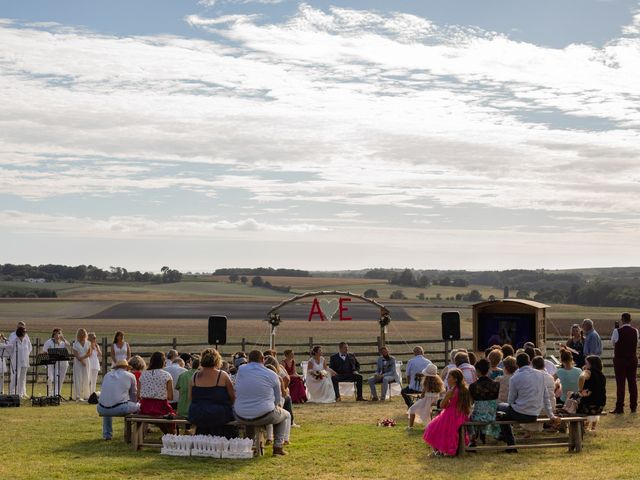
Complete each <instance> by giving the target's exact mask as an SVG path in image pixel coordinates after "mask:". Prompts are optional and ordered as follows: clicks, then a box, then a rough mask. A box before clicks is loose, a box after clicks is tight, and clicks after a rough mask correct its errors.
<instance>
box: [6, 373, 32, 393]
mask: <svg viewBox="0 0 640 480" xmlns="http://www.w3.org/2000/svg"><path fill="white" fill-rule="evenodd" d="M16 370H17V372H16ZM27 370H29V367H18V368H17V369H16V368H15V367H13V366H12V367H11V383H9V393H10V394H11V395H19V396H20V397H21V398H26V396H27ZM16 377H17V378H16ZM16 384H17V391H16Z"/></svg>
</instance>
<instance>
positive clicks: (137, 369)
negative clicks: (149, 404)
mask: <svg viewBox="0 0 640 480" xmlns="http://www.w3.org/2000/svg"><path fill="white" fill-rule="evenodd" d="M129 367H130V370H129V371H130V372H131V373H132V374H133V376H134V377H136V384H137V385H138V390H139V389H140V375H142V372H144V369H145V368H147V364H146V363H145V361H144V359H143V358H142V357H141V356H140V355H134V356H133V357H131V358H130V359H129Z"/></svg>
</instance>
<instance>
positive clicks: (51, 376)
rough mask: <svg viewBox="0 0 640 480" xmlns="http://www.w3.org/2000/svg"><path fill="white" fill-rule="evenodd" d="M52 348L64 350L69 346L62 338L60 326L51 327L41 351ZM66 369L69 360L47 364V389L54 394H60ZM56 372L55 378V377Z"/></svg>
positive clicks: (47, 350)
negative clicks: (48, 336)
mask: <svg viewBox="0 0 640 480" xmlns="http://www.w3.org/2000/svg"><path fill="white" fill-rule="evenodd" d="M54 348H64V349H65V350H68V349H69V348H71V343H70V342H69V341H68V340H67V339H66V338H64V335H62V330H61V329H60V328H54V329H53V331H52V332H51V338H50V339H49V340H47V341H46V342H44V345H43V346H42V351H43V352H49V350H51V349H54ZM68 369H69V362H68V361H67V360H64V361H62V362H58V364H57V365H47V390H51V391H52V392H53V394H54V395H60V391H61V390H62V386H63V384H64V379H65V377H66V376H67V370H68ZM56 374H57V378H55V377H56Z"/></svg>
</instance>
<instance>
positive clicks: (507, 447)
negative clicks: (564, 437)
mask: <svg viewBox="0 0 640 480" xmlns="http://www.w3.org/2000/svg"><path fill="white" fill-rule="evenodd" d="M568 446H569V442H563V443H531V444H522V443H518V444H516V445H506V444H505V445H482V446H480V447H466V448H465V450H466V451H467V452H481V451H496V450H511V449H523V448H527V449H528V448H554V447H568Z"/></svg>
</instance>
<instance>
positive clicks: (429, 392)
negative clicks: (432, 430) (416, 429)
mask: <svg viewBox="0 0 640 480" xmlns="http://www.w3.org/2000/svg"><path fill="white" fill-rule="evenodd" d="M421 378H424V380H423V381H422V384H423V387H422V395H421V398H420V399H418V400H417V401H416V402H414V403H413V404H412V405H411V406H410V407H409V410H408V411H407V414H408V415H409V426H408V427H407V429H408V430H411V429H412V428H413V424H414V423H415V420H416V416H417V417H418V420H419V421H421V422H422V423H424V424H425V425H428V424H429V422H430V421H431V408H432V407H433V406H434V405H435V404H436V403H437V402H438V400H440V397H441V396H442V394H443V393H444V392H445V389H444V382H443V381H442V379H441V378H440V377H439V376H438V367H436V366H435V365H434V364H433V363H430V364H429V365H427V368H425V369H424V370H423V373H422V374H421Z"/></svg>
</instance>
